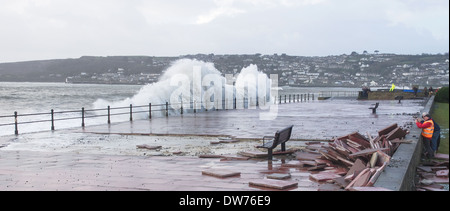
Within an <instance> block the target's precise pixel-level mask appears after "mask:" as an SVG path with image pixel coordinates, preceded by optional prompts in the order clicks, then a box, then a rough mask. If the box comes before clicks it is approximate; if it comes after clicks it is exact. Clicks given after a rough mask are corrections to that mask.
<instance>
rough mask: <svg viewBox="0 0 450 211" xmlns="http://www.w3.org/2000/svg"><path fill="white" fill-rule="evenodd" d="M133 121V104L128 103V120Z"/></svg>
mask: <svg viewBox="0 0 450 211" xmlns="http://www.w3.org/2000/svg"><path fill="white" fill-rule="evenodd" d="M132 121H133V104H130V122H132Z"/></svg>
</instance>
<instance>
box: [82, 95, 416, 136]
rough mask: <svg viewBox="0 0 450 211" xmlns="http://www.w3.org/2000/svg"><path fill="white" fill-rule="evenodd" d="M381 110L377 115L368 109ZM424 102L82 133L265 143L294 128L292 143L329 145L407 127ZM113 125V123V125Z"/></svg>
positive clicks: (233, 113) (211, 116)
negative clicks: (336, 140) (342, 138)
mask: <svg viewBox="0 0 450 211" xmlns="http://www.w3.org/2000/svg"><path fill="white" fill-rule="evenodd" d="M375 102H379V103H380V106H379V108H378V109H377V113H376V114H372V110H371V109H369V107H371V106H372V104H374V103H375ZM423 103H424V102H423V100H414V101H413V100H411V101H402V103H401V104H399V103H398V101H358V100H349V99H345V100H342V99H336V100H326V101H317V100H316V101H311V102H303V103H290V104H281V105H277V106H276V107H275V109H274V108H272V109H274V110H276V113H275V117H276V118H275V119H273V120H264V119H262V118H261V115H266V114H268V113H269V111H270V110H268V109H266V110H261V109H245V110H242V109H241V110H220V111H209V112H202V113H196V114H184V115H182V116H170V117H168V118H154V119H152V120H151V121H150V120H137V121H136V120H135V121H133V122H123V123H115V124H111V125H101V126H88V127H86V128H85V129H84V130H80V131H82V132H89V133H106V134H111V133H113V134H159V135H210V136H230V137H234V138H237V139H261V138H262V137H263V136H270V135H272V136H273V135H274V133H275V131H277V130H279V129H282V128H285V127H287V126H290V125H294V129H293V132H292V139H298V140H329V139H332V138H333V137H339V136H342V135H346V134H349V133H353V132H360V133H361V134H366V133H367V132H369V133H371V134H376V133H377V131H378V130H381V129H383V128H385V127H387V126H390V125H392V124H394V123H397V124H398V125H399V126H405V127H408V126H410V124H411V123H412V120H413V115H416V116H417V112H419V111H420V110H421V109H423ZM112 121H113V122H114V120H112Z"/></svg>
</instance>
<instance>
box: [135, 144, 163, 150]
mask: <svg viewBox="0 0 450 211" xmlns="http://www.w3.org/2000/svg"><path fill="white" fill-rule="evenodd" d="M136 147H137V148H138V149H148V150H157V149H161V148H162V146H150V145H147V144H142V145H136Z"/></svg>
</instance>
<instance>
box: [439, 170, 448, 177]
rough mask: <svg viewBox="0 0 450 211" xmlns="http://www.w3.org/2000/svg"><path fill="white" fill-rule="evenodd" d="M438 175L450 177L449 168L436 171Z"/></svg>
mask: <svg viewBox="0 0 450 211" xmlns="http://www.w3.org/2000/svg"><path fill="white" fill-rule="evenodd" d="M436 176H438V177H448V169H447V170H440V171H437V172H436Z"/></svg>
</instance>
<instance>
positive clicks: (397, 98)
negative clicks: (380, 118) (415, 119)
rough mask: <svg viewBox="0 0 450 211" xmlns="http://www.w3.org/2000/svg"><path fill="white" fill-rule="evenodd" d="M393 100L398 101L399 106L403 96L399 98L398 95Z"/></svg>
mask: <svg viewBox="0 0 450 211" xmlns="http://www.w3.org/2000/svg"><path fill="white" fill-rule="evenodd" d="M394 99H396V100H398V103H399V104H400V103H402V100H403V96H401V95H399V96H395V98H394Z"/></svg>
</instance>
